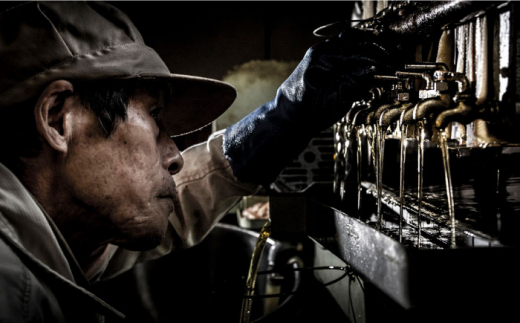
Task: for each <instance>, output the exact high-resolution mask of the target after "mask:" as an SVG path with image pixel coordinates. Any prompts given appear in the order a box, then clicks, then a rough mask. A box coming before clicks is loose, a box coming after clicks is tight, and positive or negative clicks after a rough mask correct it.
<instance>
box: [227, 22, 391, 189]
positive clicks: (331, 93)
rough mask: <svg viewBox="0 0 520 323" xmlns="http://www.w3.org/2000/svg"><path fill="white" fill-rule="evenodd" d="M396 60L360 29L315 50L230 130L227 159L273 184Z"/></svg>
mask: <svg viewBox="0 0 520 323" xmlns="http://www.w3.org/2000/svg"><path fill="white" fill-rule="evenodd" d="M376 41H377V42H376ZM393 57H395V53H393V52H391V51H390V50H388V49H387V48H385V47H384V46H383V45H381V43H380V42H379V41H378V39H377V36H375V35H373V34H372V33H369V32H365V31H362V30H356V29H352V30H349V31H346V32H343V33H342V34H340V35H339V36H337V37H334V38H330V39H327V40H325V41H324V42H322V43H319V44H317V45H315V46H313V47H311V48H310V49H309V50H308V51H307V53H306V54H305V56H304V58H303V60H302V61H301V62H300V64H299V65H298V66H297V67H296V69H295V70H294V72H293V73H292V74H291V75H290V76H289V78H288V79H287V80H285V81H284V82H283V84H282V85H281V86H280V87H279V88H278V91H277V94H276V97H275V98H274V99H273V100H272V101H269V102H267V103H265V104H264V105H262V106H261V107H259V108H258V109H256V110H255V111H253V112H252V113H250V114H249V115H247V116H246V117H245V118H244V119H242V120H241V121H239V122H237V123H236V124H234V125H232V126H230V127H229V128H227V129H226V131H225V134H224V144H223V149H224V155H225V156H226V158H227V160H228V161H229V163H230V164H231V167H232V168H233V172H234V175H235V176H236V177H237V178H238V179H239V180H241V181H244V182H251V183H257V184H262V185H267V184H270V183H272V182H274V180H275V179H276V177H277V176H278V175H279V174H280V172H281V171H282V170H283V169H284V168H285V166H286V165H287V164H288V163H289V162H291V161H292V160H294V159H295V158H296V157H297V156H298V155H299V154H300V153H301V151H303V150H304V149H305V148H306V147H307V145H308V143H309V141H310V140H311V139H312V138H313V137H314V136H315V135H317V134H318V133H320V132H321V131H323V130H325V129H327V128H329V127H331V126H332V125H333V124H334V123H335V122H337V121H338V120H339V119H340V118H342V117H343V116H345V114H346V113H347V112H348V110H349V109H350V107H351V105H352V103H353V102H354V101H358V100H361V99H364V97H365V96H366V95H367V92H368V90H369V89H370V88H372V87H373V83H374V78H373V76H374V75H375V74H385V75H388V74H389V73H392V71H393V68H392V66H390V63H391V62H392V59H393Z"/></svg>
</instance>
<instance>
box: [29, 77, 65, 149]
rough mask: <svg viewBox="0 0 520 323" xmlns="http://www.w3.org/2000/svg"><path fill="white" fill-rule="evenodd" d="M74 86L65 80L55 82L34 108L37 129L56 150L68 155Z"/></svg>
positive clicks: (43, 93)
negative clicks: (71, 101) (71, 99)
mask: <svg viewBox="0 0 520 323" xmlns="http://www.w3.org/2000/svg"><path fill="white" fill-rule="evenodd" d="M73 92H74V86H73V85H72V84H71V83H70V82H68V81H65V80H58V81H54V82H52V83H51V84H49V85H48V86H47V87H46V88H45V89H44V90H43V92H42V94H41V95H40V97H39V98H38V101H37V102H36V105H35V107H34V117H35V121H36V129H37V130H38V132H39V133H40V135H41V136H42V137H43V138H44V140H45V141H46V142H47V143H48V144H49V145H50V146H51V147H52V148H53V149H55V150H57V151H59V152H62V153H66V152H67V148H68V139H69V138H70V137H71V135H72V129H71V122H69V121H70V120H68V119H69V116H70V112H71V111H70V104H66V103H67V102H68V103H70V100H67V98H69V99H70V98H71V97H70V94H72V93H73Z"/></svg>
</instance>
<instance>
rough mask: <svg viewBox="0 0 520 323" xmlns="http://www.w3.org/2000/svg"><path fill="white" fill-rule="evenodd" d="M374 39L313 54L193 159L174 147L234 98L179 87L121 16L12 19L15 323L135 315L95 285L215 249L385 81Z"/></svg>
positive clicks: (7, 167) (0, 94) (9, 187)
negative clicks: (238, 210) (175, 251)
mask: <svg viewBox="0 0 520 323" xmlns="http://www.w3.org/2000/svg"><path fill="white" fill-rule="evenodd" d="M364 36H366V35H363V34H360V33H350V34H349V35H348V36H347V35H342V36H340V37H337V38H335V39H331V40H329V41H326V42H323V43H322V44H319V45H317V46H316V47H314V48H312V49H311V50H309V51H308V53H307V55H306V56H305V58H304V59H303V60H302V62H301V64H300V65H299V66H298V68H297V69H296V70H295V72H294V73H293V74H292V75H291V76H290V77H289V79H288V80H287V81H285V82H284V84H283V85H282V86H281V87H280V89H279V91H278V94H277V96H276V98H275V99H274V100H273V101H270V102H268V103H266V104H265V105H263V106H261V107H260V108H259V109H258V110H257V111H255V112H254V113H252V114H251V115H249V116H248V117H246V118H245V119H244V120H242V121H240V122H239V123H237V124H235V125H233V126H232V127H230V128H229V129H226V131H225V132H223V133H217V134H214V135H212V136H211V138H209V140H208V142H206V143H204V144H201V145H197V146H195V147H191V148H189V149H187V150H186V151H184V152H183V154H182V155H181V154H180V152H179V150H178V149H177V147H176V146H175V143H174V142H173V141H172V140H171V137H172V136H175V135H179V134H183V133H187V132H190V131H193V130H196V129H198V128H200V127H203V126H205V125H207V124H208V123H210V122H211V121H212V120H214V119H215V118H216V117H217V116H218V115H220V114H221V113H222V112H223V111H224V110H225V109H226V108H227V107H229V105H230V104H231V103H232V102H233V100H234V98H235V95H236V93H235V90H234V89H233V88H232V87H231V86H230V85H228V84H226V83H223V82H219V81H216V80H209V79H204V78H199V77H193V76H184V75H177V74H171V73H170V71H169V70H168V69H167V67H166V66H165V64H164V63H163V61H162V60H161V59H160V58H159V56H158V55H157V54H156V53H155V51H153V50H152V49H151V48H149V47H147V46H146V45H145V44H144V42H143V40H142V38H141V36H140V34H139V32H138V31H137V30H136V29H135V27H134V26H133V25H132V23H131V22H130V21H129V20H128V18H127V17H126V16H125V15H124V14H123V13H121V12H120V11H118V10H117V9H116V8H114V7H112V6H110V5H108V4H104V3H100V2H87V3H86V2H58V3H53V2H31V3H27V4H21V5H18V6H16V7H15V8H12V9H10V10H8V11H6V12H4V13H2V14H1V15H0V65H1V69H0V129H1V130H0V131H1V135H0V138H1V139H0V141H1V146H2V154H1V157H0V179H1V180H0V290H1V293H0V321H1V322H26V321H27V322H63V321H66V322H83V321H85V322H93V321H94V322H95V321H99V320H102V318H103V317H104V316H115V317H123V315H122V314H121V313H119V312H118V311H117V310H115V309H113V308H112V307H111V306H110V305H108V304H106V303H105V302H103V301H102V300H100V299H99V298H97V297H96V296H95V295H93V294H92V293H91V292H89V284H91V283H92V282H95V281H97V280H100V279H106V278H110V277H112V276H114V275H117V274H119V273H121V272H123V271H125V270H127V269H129V268H131V267H132V265H133V264H135V263H136V262H138V261H144V260H147V259H152V258H156V257H159V256H161V255H164V254H166V253H168V252H169V251H170V250H172V248H178V247H189V246H192V245H194V244H196V243H198V242H200V241H201V240H202V239H203V238H204V236H205V235H206V234H207V233H208V231H209V230H210V229H211V228H212V226H214V224H215V223H216V222H217V221H219V219H220V218H221V217H222V215H223V214H225V212H226V211H227V210H228V209H229V208H230V207H231V206H232V205H233V204H235V203H236V201H238V199H240V198H241V196H244V195H249V194H252V193H254V192H255V191H256V190H258V188H259V187H260V186H259V185H261V184H266V183H269V182H270V181H272V180H273V179H274V178H275V177H276V176H277V174H278V173H279V172H280V171H281V170H282V169H283V167H284V165H285V163H286V162H287V161H290V160H291V159H292V158H294V157H295V155H296V154H298V152H299V151H300V150H301V149H303V148H304V147H305V146H306V144H307V142H308V140H309V139H310V138H312V136H313V135H314V134H315V133H317V132H319V131H321V130H323V129H325V128H327V127H330V126H331V125H332V124H333V123H334V122H335V121H336V120H337V119H338V118H339V117H341V116H342V115H344V114H345V112H346V110H347V108H348V107H349V106H350V104H351V102H352V101H353V100H356V99H359V98H361V95H362V94H363V93H364V91H366V89H368V88H369V86H370V80H371V75H373V73H374V72H375V71H376V70H377V69H381V68H386V65H384V64H382V63H381V62H385V61H386V60H388V55H389V54H388V52H387V51H386V50H385V49H384V48H382V47H381V46H378V45H375V44H373V43H371V42H370V41H368V40H365V39H363V37H364ZM287 147H290V148H289V149H287ZM273 156H277V157H276V158H273Z"/></svg>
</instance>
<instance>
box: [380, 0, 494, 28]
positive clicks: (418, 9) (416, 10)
mask: <svg viewBox="0 0 520 323" xmlns="http://www.w3.org/2000/svg"><path fill="white" fill-rule="evenodd" d="M503 2H504V1H496V2H495V1H493V2H488V1H439V2H417V3H416V2H413V3H410V4H409V5H408V6H405V7H404V8H402V9H401V10H400V13H399V16H400V17H402V19H398V20H396V21H392V22H390V23H389V24H388V26H387V29H388V30H390V31H391V32H392V33H395V34H398V35H402V36H413V35H415V36H424V35H430V34H433V33H436V32H437V31H438V30H439V29H440V28H441V27H442V26H444V25H446V24H448V23H451V22H453V21H460V20H461V19H462V18H464V17H465V16H467V15H468V13H471V12H473V11H478V10H485V9H487V8H489V7H494V6H497V5H499V4H501V3H503Z"/></svg>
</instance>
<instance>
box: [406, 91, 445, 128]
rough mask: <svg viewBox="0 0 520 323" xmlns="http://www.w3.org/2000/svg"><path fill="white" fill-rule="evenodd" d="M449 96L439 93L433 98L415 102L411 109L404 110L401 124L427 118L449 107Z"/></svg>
mask: <svg viewBox="0 0 520 323" xmlns="http://www.w3.org/2000/svg"><path fill="white" fill-rule="evenodd" d="M450 99H451V97H450V95H449V94H441V95H440V96H438V97H435V98H429V99H425V100H422V101H420V102H419V103H417V104H416V105H415V106H414V107H413V109H408V110H406V111H405V113H404V115H403V117H402V118H401V119H402V120H401V122H402V123H401V124H406V123H407V124H409V123H413V122H417V121H420V120H423V119H426V118H429V117H430V116H431V115H432V114H437V113H440V112H441V111H443V110H446V109H448V108H449V107H450V104H451V100H450Z"/></svg>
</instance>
